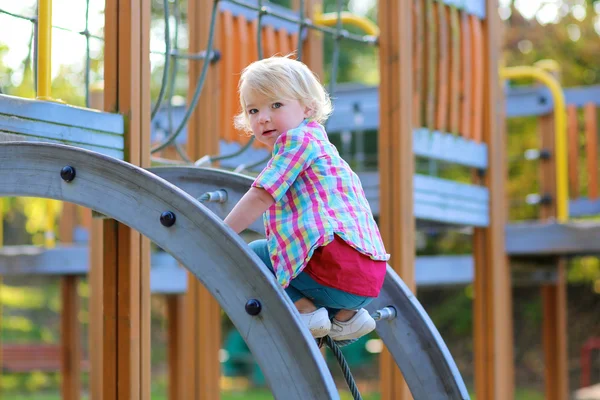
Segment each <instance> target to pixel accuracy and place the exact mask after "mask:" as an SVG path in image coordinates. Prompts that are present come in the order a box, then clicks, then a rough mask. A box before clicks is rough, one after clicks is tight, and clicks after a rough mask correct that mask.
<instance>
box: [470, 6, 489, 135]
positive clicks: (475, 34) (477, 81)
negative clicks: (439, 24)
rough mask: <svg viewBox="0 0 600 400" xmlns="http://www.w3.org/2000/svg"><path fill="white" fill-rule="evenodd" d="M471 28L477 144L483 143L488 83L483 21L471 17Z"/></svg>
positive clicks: (473, 124) (473, 120)
mask: <svg viewBox="0 0 600 400" xmlns="http://www.w3.org/2000/svg"><path fill="white" fill-rule="evenodd" d="M469 20H470V23H469V25H470V26H471V36H472V38H473V41H472V44H471V52H472V53H471V54H472V59H471V60H472V63H473V70H472V73H473V83H472V85H471V89H472V90H473V95H472V97H471V107H472V110H471V128H470V129H469V130H470V133H471V137H472V138H473V140H474V141H475V142H476V143H479V142H481V138H482V129H483V125H482V123H483V104H484V102H483V88H484V87H485V85H486V82H485V81H484V80H483V68H484V65H485V64H484V62H483V60H484V57H483V32H482V30H481V21H480V20H479V19H477V17H475V16H474V15H471V16H469Z"/></svg>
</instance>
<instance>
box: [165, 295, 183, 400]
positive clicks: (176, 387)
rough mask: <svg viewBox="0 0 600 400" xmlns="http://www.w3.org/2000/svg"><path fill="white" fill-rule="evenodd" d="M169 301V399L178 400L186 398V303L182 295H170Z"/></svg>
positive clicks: (167, 297)
mask: <svg viewBox="0 0 600 400" xmlns="http://www.w3.org/2000/svg"><path fill="white" fill-rule="evenodd" d="M166 301H167V324H168V328H167V331H168V333H167V344H168V350H167V357H168V360H169V361H168V363H169V377H168V397H167V398H168V399H169V400H177V399H183V398H185V396H184V393H185V387H184V386H183V383H184V380H183V379H182V378H181V377H182V376H184V374H185V365H184V360H183V357H182V355H183V354H184V352H185V350H184V347H183V344H184V341H183V340H184V338H185V336H184V329H185V324H184V323H183V320H184V316H185V314H184V312H185V309H184V307H183V306H184V302H183V296H181V295H168V296H166Z"/></svg>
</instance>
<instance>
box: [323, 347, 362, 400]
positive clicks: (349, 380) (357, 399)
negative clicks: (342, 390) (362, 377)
mask: <svg viewBox="0 0 600 400" xmlns="http://www.w3.org/2000/svg"><path fill="white" fill-rule="evenodd" d="M325 344H326V345H327V347H329V348H330V349H331V352H332V353H333V355H334V356H335V358H336V360H337V362H338V364H339V365H340V368H341V370H342V373H343V374H344V379H345V380H346V384H347V385H348V388H349V389H350V393H352V397H353V398H354V400H362V396H361V395H360V392H359V391H358V388H357V387H356V382H355V381H354V377H353V376H352V372H350V367H349V366H348V363H347V362H346V359H345V358H344V354H342V351H341V350H340V348H339V347H338V345H337V344H336V343H335V341H334V340H333V339H332V338H331V337H329V336H326V337H325Z"/></svg>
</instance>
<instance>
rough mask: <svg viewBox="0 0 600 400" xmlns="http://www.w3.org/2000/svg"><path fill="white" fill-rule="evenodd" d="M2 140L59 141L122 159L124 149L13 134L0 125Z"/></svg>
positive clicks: (0, 138)
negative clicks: (3, 129)
mask: <svg viewBox="0 0 600 400" xmlns="http://www.w3.org/2000/svg"><path fill="white" fill-rule="evenodd" d="M2 142H45V143H59V144H68V145H70V146H74V147H79V148H82V149H86V150H91V151H94V152H96V153H100V154H104V155H105V156H109V157H113V158H116V159H117V160H124V154H125V153H124V151H123V150H118V149H107V148H104V147H97V146H92V145H87V144H75V143H73V144H71V143H66V142H64V141H60V140H54V139H47V138H44V137H36V136H28V135H21V134H15V133H11V132H4V131H2V128H1V127H0V143H2Z"/></svg>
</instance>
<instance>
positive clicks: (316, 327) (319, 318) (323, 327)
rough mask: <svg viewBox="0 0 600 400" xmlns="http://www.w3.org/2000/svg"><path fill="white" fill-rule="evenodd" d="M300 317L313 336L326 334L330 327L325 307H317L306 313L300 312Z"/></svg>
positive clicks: (317, 336)
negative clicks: (315, 309)
mask: <svg viewBox="0 0 600 400" xmlns="http://www.w3.org/2000/svg"><path fill="white" fill-rule="evenodd" d="M300 319H301V320H302V322H304V325H306V326H307V327H308V330H309V331H310V333H311V334H312V335H313V337H314V338H321V337H323V336H326V335H327V334H328V333H329V330H330V329H331V321H330V320H329V313H328V312H327V310H326V309H325V308H319V309H318V310H317V311H313V312H311V313H308V314H300Z"/></svg>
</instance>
